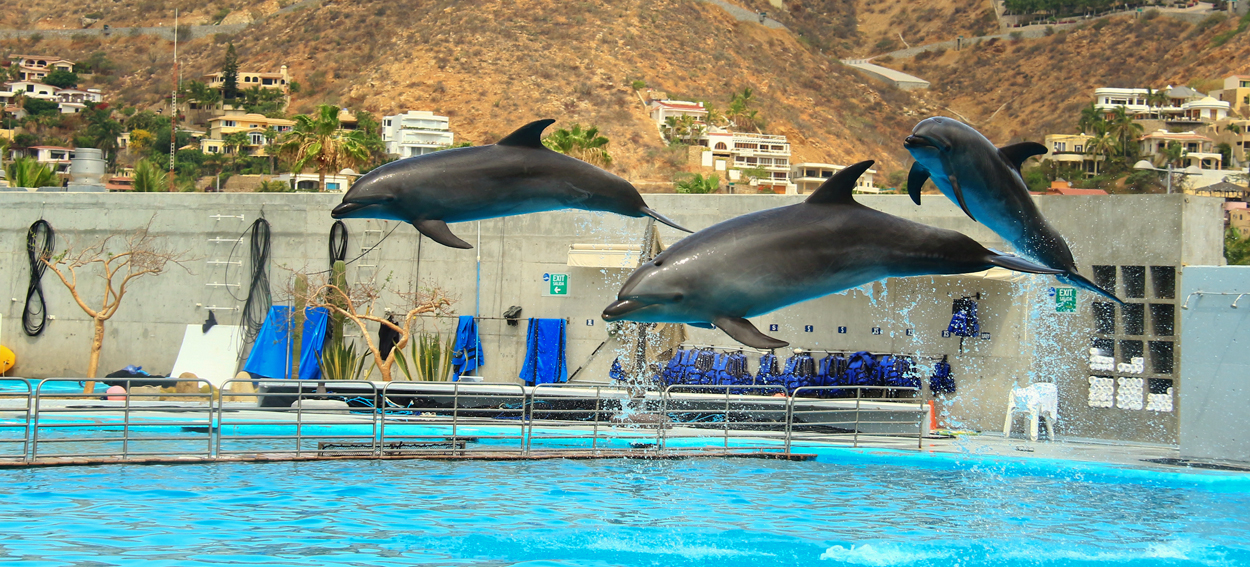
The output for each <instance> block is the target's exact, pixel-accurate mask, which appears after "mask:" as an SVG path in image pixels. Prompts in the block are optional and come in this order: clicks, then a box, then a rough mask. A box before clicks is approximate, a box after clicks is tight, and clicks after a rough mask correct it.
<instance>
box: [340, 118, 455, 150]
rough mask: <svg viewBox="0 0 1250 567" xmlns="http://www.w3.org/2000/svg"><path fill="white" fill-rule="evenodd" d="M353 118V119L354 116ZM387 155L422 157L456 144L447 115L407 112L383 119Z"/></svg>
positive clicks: (383, 136) (383, 137) (383, 139)
mask: <svg viewBox="0 0 1250 567" xmlns="http://www.w3.org/2000/svg"><path fill="white" fill-rule="evenodd" d="M353 118H354V117H353ZM382 141H383V142H385V143H386V153H388V154H391V155H397V156H399V157H400V158H401V159H402V158H410V157H413V156H420V155H425V154H428V153H432V152H435V151H438V150H439V149H442V148H446V147H448V146H450V145H452V144H454V143H456V135H455V134H453V133H452V132H451V127H450V122H449V121H448V119H447V117H446V116H438V115H436V114H434V113H433V112H430V111H428V110H409V111H407V112H404V113H403V114H396V115H394V116H384V117H382Z"/></svg>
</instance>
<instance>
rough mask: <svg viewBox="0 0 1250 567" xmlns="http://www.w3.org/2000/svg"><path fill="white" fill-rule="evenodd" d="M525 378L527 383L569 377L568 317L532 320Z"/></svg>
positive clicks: (539, 382)
mask: <svg viewBox="0 0 1250 567" xmlns="http://www.w3.org/2000/svg"><path fill="white" fill-rule="evenodd" d="M521 380H522V381H524V382H525V384H526V385H527V386H536V385H538V384H550V383H553V382H567V381H568V380H569V369H568V365H567V363H566V362H565V359H564V319H530V324H529V330H528V331H526V337H525V364H523V365H522V366H521Z"/></svg>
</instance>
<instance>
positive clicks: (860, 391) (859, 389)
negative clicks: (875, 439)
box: [851, 386, 864, 448]
mask: <svg viewBox="0 0 1250 567" xmlns="http://www.w3.org/2000/svg"><path fill="white" fill-rule="evenodd" d="M863 396H864V387H863V386H856V387H855V433H854V436H853V438H852V441H851V446H852V447H854V448H859V401H860V399H862V398H863Z"/></svg>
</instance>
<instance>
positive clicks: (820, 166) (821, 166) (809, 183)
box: [790, 162, 881, 195]
mask: <svg viewBox="0 0 1250 567" xmlns="http://www.w3.org/2000/svg"><path fill="white" fill-rule="evenodd" d="M843 169H846V166H845V165H834V164H831V163H815V162H803V163H796V164H794V166H793V167H792V168H791V169H790V180H791V181H793V182H794V184H795V186H796V187H797V190H798V192H799V194H800V195H806V194H808V193H812V192H814V191H815V190H816V189H817V188H819V187H820V186H821V185H822V184H823V183H824V182H825V181H828V180H829V178H830V177H833V175H834V174H835V173H837V172H839V171H842V170H843ZM876 173H877V170H875V169H869V170H868V171H865V172H864V174H863V175H861V176H859V179H858V180H856V181H855V191H857V192H860V193H880V192H881V189H879V188H877V186H876V185H874V184H873V182H872V180H873V176H874V175H875V174H876Z"/></svg>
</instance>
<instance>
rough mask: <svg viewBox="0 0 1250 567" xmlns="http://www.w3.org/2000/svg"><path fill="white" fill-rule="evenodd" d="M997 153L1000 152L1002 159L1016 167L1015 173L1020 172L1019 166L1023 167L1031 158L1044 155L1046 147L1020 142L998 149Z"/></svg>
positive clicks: (1035, 143)
mask: <svg viewBox="0 0 1250 567" xmlns="http://www.w3.org/2000/svg"><path fill="white" fill-rule="evenodd" d="M998 151H999V152H1002V154H1003V157H1004V158H1006V159H1007V161H1009V162H1011V165H1014V166H1015V167H1016V171H1020V166H1022V165H1024V161H1025V160H1027V159H1029V158H1031V157H1033V156H1041V155H1046V146H1043V145H1041V144H1039V143H1037V142H1020V143H1019V144H1011V145H1010V146H1003V147H1001V148H998Z"/></svg>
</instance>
